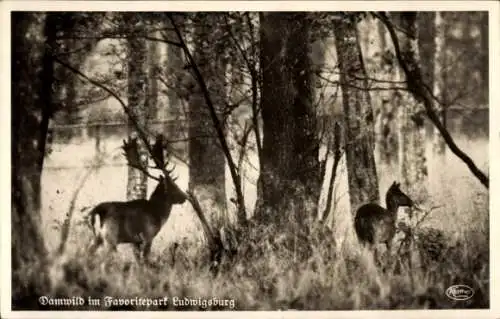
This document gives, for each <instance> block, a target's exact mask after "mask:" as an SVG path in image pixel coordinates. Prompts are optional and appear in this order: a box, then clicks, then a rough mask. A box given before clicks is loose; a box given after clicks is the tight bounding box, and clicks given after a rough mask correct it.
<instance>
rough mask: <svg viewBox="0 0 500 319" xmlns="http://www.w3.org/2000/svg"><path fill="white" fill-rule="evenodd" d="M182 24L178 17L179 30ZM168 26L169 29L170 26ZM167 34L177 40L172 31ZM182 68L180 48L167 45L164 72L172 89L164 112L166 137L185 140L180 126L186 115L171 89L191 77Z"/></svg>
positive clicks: (184, 132)
mask: <svg viewBox="0 0 500 319" xmlns="http://www.w3.org/2000/svg"><path fill="white" fill-rule="evenodd" d="M183 22H184V21H182V19H181V18H180V17H178V25H179V28H181V29H183V28H184V25H183ZM168 25H169V26H170V27H171V25H170V24H168ZM167 34H168V36H169V40H171V41H173V42H175V41H176V40H177V36H176V34H175V32H174V31H168V32H167ZM183 67H184V60H183V54H182V48H180V47H178V46H175V45H168V46H167V62H166V71H167V76H168V79H171V80H172V81H171V82H169V83H170V84H171V85H172V87H168V88H167V97H168V109H167V110H166V112H165V116H166V118H167V119H168V121H169V123H168V126H167V128H166V133H167V136H168V137H169V138H171V139H181V138H185V137H186V136H187V133H188V132H187V130H186V128H185V127H184V126H183V125H182V123H184V119H185V117H186V116H187V114H185V113H184V112H183V110H182V100H181V97H180V96H179V92H178V91H176V90H175V89H174V88H173V87H178V86H182V85H185V80H184V79H185V78H187V77H191V75H190V74H189V73H188V72H186V70H184V69H183ZM193 82H194V81H193ZM181 89H184V88H181ZM187 97H188V98H189V95H187Z"/></svg>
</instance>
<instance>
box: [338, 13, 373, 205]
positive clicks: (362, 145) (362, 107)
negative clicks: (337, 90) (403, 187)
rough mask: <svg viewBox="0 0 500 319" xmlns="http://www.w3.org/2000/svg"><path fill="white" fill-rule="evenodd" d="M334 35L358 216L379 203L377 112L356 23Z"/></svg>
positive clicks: (340, 27) (351, 188)
mask: <svg viewBox="0 0 500 319" xmlns="http://www.w3.org/2000/svg"><path fill="white" fill-rule="evenodd" d="M334 33H335V45H336V48H337V56H338V61H339V68H340V85H341V88H342V103H343V108H344V120H345V144H346V145H345V149H346V160H347V176H348V184H349V197H350V203H351V212H352V213H354V212H355V211H356V210H357V209H358V207H359V206H361V205H362V204H365V203H367V202H378V201H379V190H378V179H377V170H376V167H375V157H374V145H375V137H374V125H373V124H374V123H373V110H372V105H371V100H370V95H369V92H368V88H367V81H366V71H365V67H364V64H363V58H362V55H361V47H360V44H359V39H358V33H357V29H356V24H355V22H353V21H350V17H346V18H344V19H342V20H340V21H337V22H336V23H335V25H334ZM363 79H365V80H363ZM353 86H354V87H353ZM360 88H362V89H360ZM365 88H366V89H365Z"/></svg>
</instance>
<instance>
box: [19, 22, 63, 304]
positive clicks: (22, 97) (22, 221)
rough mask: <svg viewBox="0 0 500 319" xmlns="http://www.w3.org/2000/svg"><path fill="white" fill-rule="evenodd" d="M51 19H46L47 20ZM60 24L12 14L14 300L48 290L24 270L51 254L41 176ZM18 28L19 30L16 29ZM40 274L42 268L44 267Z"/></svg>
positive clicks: (50, 113) (50, 114)
mask: <svg viewBox="0 0 500 319" xmlns="http://www.w3.org/2000/svg"><path fill="white" fill-rule="evenodd" d="M44 18H45V19H44ZM55 25H56V21H55V19H54V17H53V16H52V15H48V16H47V15H44V14H33V13H13V14H12V30H13V31H12V51H11V53H12V65H11V67H12V122H11V123H12V246H11V249H12V302H13V307H14V308H16V307H17V306H20V305H18V301H20V300H23V298H24V297H27V296H30V295H31V296H33V295H36V294H37V293H42V291H36V289H42V290H43V288H40V287H37V286H36V284H35V283H33V282H30V279H32V278H31V277H27V276H26V273H25V271H23V270H22V269H23V268H24V267H28V268H30V269H33V268H35V265H36V263H38V262H42V263H43V261H44V260H45V257H46V255H47V251H46V247H45V245H44V239H43V236H42V233H41V231H40V227H39V225H40V223H41V217H40V207H41V203H40V202H41V194H40V186H41V175H42V168H43V162H44V156H45V143H46V137H47V131H48V124H49V120H50V118H51V117H52V109H51V108H52V83H53V80H54V79H53V60H52V57H51V54H52V52H51V50H52V48H53V46H54V43H55V41H54V36H55ZM14 30H15V31H14ZM35 269H37V271H39V270H41V269H38V268H35Z"/></svg>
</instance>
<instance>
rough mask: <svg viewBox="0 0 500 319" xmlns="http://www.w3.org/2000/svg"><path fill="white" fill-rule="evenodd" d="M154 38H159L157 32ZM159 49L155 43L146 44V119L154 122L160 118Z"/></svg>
mask: <svg viewBox="0 0 500 319" xmlns="http://www.w3.org/2000/svg"><path fill="white" fill-rule="evenodd" d="M154 37H155V38H159V37H160V35H159V32H155V34H154ZM159 50H160V48H159V45H158V42H157V41H150V42H149V43H148V48H147V53H148V57H147V59H148V108H149V109H148V110H147V112H148V115H147V119H149V120H153V119H154V120H156V119H159V118H160V117H161V116H160V109H159V107H160V105H159V100H158V73H159V67H160V51H159Z"/></svg>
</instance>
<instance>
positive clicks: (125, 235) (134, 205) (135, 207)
mask: <svg viewBox="0 0 500 319" xmlns="http://www.w3.org/2000/svg"><path fill="white" fill-rule="evenodd" d="M122 148H123V150H124V152H125V156H126V158H127V162H128V165H130V166H132V167H134V168H136V169H139V170H141V171H143V172H144V173H145V174H147V176H149V177H150V178H153V179H156V180H158V185H157V186H156V188H155V190H154V191H153V193H152V194H151V197H150V198H149V199H147V200H146V199H137V200H131V201H127V202H104V203H100V204H98V205H97V206H96V207H95V208H93V209H92V210H91V211H90V213H89V218H90V223H91V226H92V230H93V232H94V235H95V236H94V239H93V242H92V244H91V246H90V248H89V251H90V253H94V252H95V251H96V250H97V248H99V247H100V246H102V245H103V244H104V245H106V246H107V248H108V250H112V251H116V246H117V245H118V244H127V243H128V244H132V245H134V253H135V256H136V258H137V260H140V259H141V257H142V258H143V260H144V261H147V257H148V255H149V253H150V251H151V244H152V242H153V239H154V238H155V236H156V235H157V234H158V232H159V231H160V229H161V228H162V226H163V225H164V224H165V223H166V221H167V220H168V217H169V215H170V211H171V209H172V206H173V205H174V204H182V203H184V202H185V201H186V199H187V195H186V194H185V193H184V192H183V191H182V190H181V189H180V188H179V187H178V186H177V185H176V184H175V179H173V178H172V177H171V176H170V174H171V173H172V171H173V168H172V169H171V170H167V169H166V167H167V165H168V161H167V162H165V160H164V156H163V139H162V136H161V135H159V136H158V137H157V139H156V143H155V145H154V147H153V148H152V152H150V153H151V156H152V157H153V160H154V162H155V163H156V168H158V169H160V170H161V171H162V175H163V176H160V177H159V178H158V177H155V176H152V175H150V174H149V173H148V171H147V167H143V165H142V164H141V161H140V157H139V151H138V145H137V139H129V141H128V143H127V141H123V146H122Z"/></svg>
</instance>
